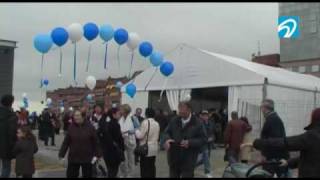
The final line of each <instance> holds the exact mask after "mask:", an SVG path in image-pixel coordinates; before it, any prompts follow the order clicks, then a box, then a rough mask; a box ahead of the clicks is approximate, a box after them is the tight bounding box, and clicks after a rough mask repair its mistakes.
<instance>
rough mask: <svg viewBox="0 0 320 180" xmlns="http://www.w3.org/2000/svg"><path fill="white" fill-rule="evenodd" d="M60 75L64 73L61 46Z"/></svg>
mask: <svg viewBox="0 0 320 180" xmlns="http://www.w3.org/2000/svg"><path fill="white" fill-rule="evenodd" d="M59 73H60V75H61V74H62V49H61V47H60V70H59Z"/></svg>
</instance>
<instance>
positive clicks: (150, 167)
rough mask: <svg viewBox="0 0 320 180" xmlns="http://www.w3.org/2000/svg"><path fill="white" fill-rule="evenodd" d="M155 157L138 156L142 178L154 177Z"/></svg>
mask: <svg viewBox="0 0 320 180" xmlns="http://www.w3.org/2000/svg"><path fill="white" fill-rule="evenodd" d="M155 163H156V157H155V156H152V157H145V156H141V157H140V174H141V177H142V178H155V177H156V165H155Z"/></svg>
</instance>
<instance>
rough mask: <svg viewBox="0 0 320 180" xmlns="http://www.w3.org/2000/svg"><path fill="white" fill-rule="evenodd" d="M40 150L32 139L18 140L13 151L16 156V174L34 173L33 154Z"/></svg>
mask: <svg viewBox="0 0 320 180" xmlns="http://www.w3.org/2000/svg"><path fill="white" fill-rule="evenodd" d="M36 152H38V146H37V143H36V141H35V139H34V140H31V139H22V140H19V141H17V143H16V145H15V146H14V149H13V153H14V154H15V156H16V174H17V175H18V176H20V175H32V174H33V173H34V172H35V165H34V158H33V155H34V154H35V153H36Z"/></svg>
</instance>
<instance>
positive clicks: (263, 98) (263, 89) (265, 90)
mask: <svg viewBox="0 0 320 180" xmlns="http://www.w3.org/2000/svg"><path fill="white" fill-rule="evenodd" d="M267 85H268V78H264V83H263V88H262V100H265V99H267Z"/></svg>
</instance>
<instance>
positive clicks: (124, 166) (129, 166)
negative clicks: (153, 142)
mask: <svg viewBox="0 0 320 180" xmlns="http://www.w3.org/2000/svg"><path fill="white" fill-rule="evenodd" d="M120 111H121V114H122V117H121V119H120V121H119V124H120V127H121V133H122V137H123V139H124V145H125V151H124V153H125V161H124V162H122V163H121V165H120V177H124V178H126V177H132V173H133V170H134V166H135V155H134V149H135V148H136V137H135V129H137V128H138V127H139V124H137V123H139V122H137V121H136V118H132V117H131V116H130V113H131V107H130V106H129V105H128V104H124V105H122V106H121V107H120Z"/></svg>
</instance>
